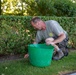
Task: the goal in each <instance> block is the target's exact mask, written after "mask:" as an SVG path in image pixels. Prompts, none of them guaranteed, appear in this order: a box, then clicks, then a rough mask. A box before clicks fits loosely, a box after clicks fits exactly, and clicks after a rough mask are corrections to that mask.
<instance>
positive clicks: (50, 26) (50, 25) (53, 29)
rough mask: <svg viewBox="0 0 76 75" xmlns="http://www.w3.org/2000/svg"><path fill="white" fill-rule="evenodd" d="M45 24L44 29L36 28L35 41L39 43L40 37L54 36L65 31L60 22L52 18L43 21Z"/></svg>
mask: <svg viewBox="0 0 76 75" xmlns="http://www.w3.org/2000/svg"><path fill="white" fill-rule="evenodd" d="M45 24H46V29H45V30H38V31H37V34H36V39H35V42H37V43H39V42H40V41H41V40H42V39H44V40H45V39H46V38H49V37H56V36H58V35H59V34H60V33H62V32H63V33H65V35H66V34H67V32H66V31H65V30H64V29H63V28H62V27H61V26H60V24H59V23H58V22H57V21H54V20H48V21H45Z"/></svg>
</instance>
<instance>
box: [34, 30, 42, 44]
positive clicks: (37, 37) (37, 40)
mask: <svg viewBox="0 0 76 75" xmlns="http://www.w3.org/2000/svg"><path fill="white" fill-rule="evenodd" d="M41 40H42V35H41V33H40V31H37V34H36V38H35V42H37V43H39V42H40V41H41Z"/></svg>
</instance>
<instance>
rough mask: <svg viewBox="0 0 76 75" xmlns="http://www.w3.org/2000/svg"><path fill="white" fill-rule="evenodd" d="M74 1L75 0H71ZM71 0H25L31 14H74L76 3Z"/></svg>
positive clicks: (68, 15)
mask: <svg viewBox="0 0 76 75" xmlns="http://www.w3.org/2000/svg"><path fill="white" fill-rule="evenodd" d="M73 1H75V0H73ZM73 1H71V0H30V1H29V0H25V2H26V4H27V14H28V15H31V16H37V15H40V16H67V17H73V16H76V3H73Z"/></svg>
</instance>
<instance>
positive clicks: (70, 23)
mask: <svg viewBox="0 0 76 75" xmlns="http://www.w3.org/2000/svg"><path fill="white" fill-rule="evenodd" d="M39 17H40V18H41V19H42V20H45V21H46V20H51V19H52V20H56V21H58V22H59V23H60V25H61V26H62V27H63V28H64V29H65V30H66V31H67V32H68V34H69V39H70V40H69V42H68V43H69V45H68V47H70V48H71V47H73V48H76V40H75V38H76V18H75V17H51V16H39ZM31 18H32V16H0V54H17V53H20V54H23V53H26V52H27V46H28V44H30V43H32V42H33V40H34V38H35V33H36V31H35V30H34V29H33V27H32V26H31V24H30V20H31Z"/></svg>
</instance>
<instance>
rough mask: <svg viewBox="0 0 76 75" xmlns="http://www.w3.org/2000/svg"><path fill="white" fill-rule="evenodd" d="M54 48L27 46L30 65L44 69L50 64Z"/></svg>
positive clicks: (40, 45) (43, 45) (39, 45)
mask: <svg viewBox="0 0 76 75" xmlns="http://www.w3.org/2000/svg"><path fill="white" fill-rule="evenodd" d="M53 51H54V47H53V46H51V45H46V44H30V45H28V53H29V60H30V63H31V64H32V65H34V66H38V67H46V66H49V65H50V64H51V61H52V55H53Z"/></svg>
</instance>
